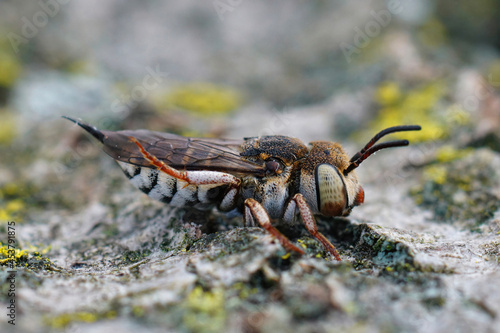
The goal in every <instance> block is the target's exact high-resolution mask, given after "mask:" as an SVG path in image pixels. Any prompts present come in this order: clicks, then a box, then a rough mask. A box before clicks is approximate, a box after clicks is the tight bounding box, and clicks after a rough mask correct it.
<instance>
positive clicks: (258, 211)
mask: <svg viewBox="0 0 500 333" xmlns="http://www.w3.org/2000/svg"><path fill="white" fill-rule="evenodd" d="M245 219H251V221H254V220H256V221H257V222H258V223H259V225H260V226H261V227H262V228H264V229H266V231H267V232H269V233H270V234H271V235H272V236H273V237H274V238H276V239H277V240H278V241H279V242H280V243H281V245H282V246H283V247H284V248H286V249H288V250H291V251H295V252H298V253H300V254H304V251H303V250H302V249H300V248H298V247H297V246H295V245H293V244H292V242H290V240H289V239H288V238H287V237H286V236H285V235H283V234H282V233H281V232H279V231H278V229H276V228H275V227H273V226H272V225H271V220H270V218H269V215H268V214H267V212H266V210H265V208H264V207H263V206H262V205H261V204H260V203H259V202H258V201H256V200H255V199H252V198H249V199H246V200H245ZM251 221H248V220H247V221H246V223H251Z"/></svg>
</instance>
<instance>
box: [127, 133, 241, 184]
mask: <svg viewBox="0 0 500 333" xmlns="http://www.w3.org/2000/svg"><path fill="white" fill-rule="evenodd" d="M129 138H130V141H132V142H134V143H135V144H136V145H137V147H139V149H140V151H141V153H142V155H143V156H144V158H145V159H147V160H148V161H149V162H150V163H151V164H152V165H154V166H155V167H156V168H158V170H159V171H161V172H164V173H166V174H167V175H169V176H172V177H174V178H176V179H180V180H184V181H185V182H186V186H188V185H212V184H214V185H215V184H221V185H223V184H227V185H230V186H231V187H233V188H237V187H239V185H240V179H239V178H237V177H235V176H233V175H231V174H228V173H224V172H217V171H179V170H177V169H174V168H172V167H171V166H169V165H167V164H166V163H164V162H162V161H160V160H159V159H158V158H157V157H156V156H154V155H152V154H150V153H149V152H147V151H146V149H144V147H143V146H142V145H141V144H140V143H139V141H137V139H136V138H134V137H129Z"/></svg>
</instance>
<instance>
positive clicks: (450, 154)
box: [436, 145, 473, 163]
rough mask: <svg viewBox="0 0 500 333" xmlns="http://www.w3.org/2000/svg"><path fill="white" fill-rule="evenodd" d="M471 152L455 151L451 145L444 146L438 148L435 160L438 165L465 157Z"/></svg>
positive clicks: (469, 149) (466, 150) (470, 150)
mask: <svg viewBox="0 0 500 333" xmlns="http://www.w3.org/2000/svg"><path fill="white" fill-rule="evenodd" d="M472 152H473V149H471V148H467V149H456V148H455V147H453V146H451V145H445V146H442V147H441V148H439V149H438V150H437V152H436V159H437V161H438V162H440V163H445V162H450V161H453V160H456V159H459V158H462V157H465V156H467V155H469V154H470V153H472Z"/></svg>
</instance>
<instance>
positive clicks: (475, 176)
mask: <svg viewBox="0 0 500 333" xmlns="http://www.w3.org/2000/svg"><path fill="white" fill-rule="evenodd" d="M499 165H500V155H498V153H495V152H493V151H491V150H488V149H481V150H476V151H472V152H471V151H469V153H467V154H466V156H463V157H460V158H457V159H454V160H452V161H448V162H438V163H436V164H431V165H429V166H426V167H425V169H424V175H423V179H422V183H421V185H420V186H419V187H417V188H415V189H413V192H412V193H413V195H414V197H415V198H416V200H417V202H418V203H419V204H420V205H422V206H423V207H425V208H427V209H430V210H432V211H433V213H434V216H435V218H436V219H437V220H439V221H445V222H448V223H454V224H457V225H458V226H460V227H462V228H468V229H476V228H477V227H479V226H480V225H481V224H482V223H485V222H487V221H489V220H491V219H492V218H493V216H494V214H495V212H496V211H497V210H498V209H499V208H500V190H499V189H500V169H499V168H498V166H499Z"/></svg>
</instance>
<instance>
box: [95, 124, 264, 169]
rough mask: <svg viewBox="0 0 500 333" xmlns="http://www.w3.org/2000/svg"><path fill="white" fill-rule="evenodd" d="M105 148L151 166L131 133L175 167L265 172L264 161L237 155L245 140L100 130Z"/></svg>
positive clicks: (125, 159) (116, 155)
mask: <svg viewBox="0 0 500 333" xmlns="http://www.w3.org/2000/svg"><path fill="white" fill-rule="evenodd" d="M100 132H101V133H102V134H103V135H104V137H103V138H102V143H103V144H104V151H105V152H106V153H107V154H108V155H110V156H111V157H113V158H114V159H116V160H119V161H122V162H126V163H131V164H135V165H139V166H145V167H154V166H152V165H151V163H150V162H149V161H148V160H147V159H145V158H144V156H143V155H142V153H141V152H140V150H139V148H138V146H137V145H136V144H135V143H133V142H131V141H130V137H134V138H135V139H136V140H138V141H139V142H140V143H141V145H142V146H143V147H144V149H145V150H146V151H147V152H149V153H150V154H152V155H154V156H156V157H157V158H158V159H159V160H160V161H163V162H164V163H166V164H168V165H169V166H171V167H173V168H175V169H178V170H212V171H220V172H227V173H232V174H265V172H266V169H265V164H264V162H262V163H258V162H253V161H249V160H248V159H246V158H245V157H242V156H241V155H240V152H241V149H242V144H243V143H244V140H229V139H212V138H188V137H183V136H180V135H175V134H170V133H162V132H152V131H147V130H126V131H118V132H113V131H100Z"/></svg>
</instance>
